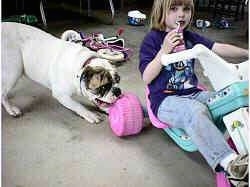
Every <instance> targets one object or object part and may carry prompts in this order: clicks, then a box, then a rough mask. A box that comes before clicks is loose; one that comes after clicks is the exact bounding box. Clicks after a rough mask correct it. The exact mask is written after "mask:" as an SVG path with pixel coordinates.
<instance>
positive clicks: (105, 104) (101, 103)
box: [95, 98, 112, 107]
mask: <svg viewBox="0 0 250 187" xmlns="http://www.w3.org/2000/svg"><path fill="white" fill-rule="evenodd" d="M95 104H96V105H97V106H98V107H109V106H110V105H112V103H108V102H106V101H103V100H101V99H98V98H96V99H95Z"/></svg>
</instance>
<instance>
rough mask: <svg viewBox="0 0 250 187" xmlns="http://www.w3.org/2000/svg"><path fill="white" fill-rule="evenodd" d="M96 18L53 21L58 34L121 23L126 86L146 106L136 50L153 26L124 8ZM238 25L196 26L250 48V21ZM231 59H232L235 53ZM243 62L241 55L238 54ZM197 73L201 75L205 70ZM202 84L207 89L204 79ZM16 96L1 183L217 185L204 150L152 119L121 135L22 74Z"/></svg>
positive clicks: (27, 186)
mask: <svg viewBox="0 0 250 187" xmlns="http://www.w3.org/2000/svg"><path fill="white" fill-rule="evenodd" d="M96 16H97V17H98V16H99V19H98V20H94V21H93V20H92V21H89V20H88V19H86V18H81V19H78V20H76V21H72V20H69V21H65V20H64V21H50V20H48V22H49V28H48V31H49V32H51V33H53V34H55V35H56V36H60V34H61V33H62V32H63V31H64V30H66V29H75V30H82V31H84V32H86V33H90V32H97V31H101V32H103V33H104V35H105V36H112V35H114V34H115V32H116V30H117V29H118V28H119V27H120V26H122V27H124V28H125V32H124V34H123V36H122V37H124V38H125V41H126V46H127V47H130V48H133V49H134V55H133V57H132V59H131V60H129V61H127V62H125V63H123V64H122V65H120V66H118V67H117V68H118V70H119V72H120V74H121V87H122V89H123V90H124V91H130V92H133V93H136V94H137V95H138V96H139V98H140V99H141V102H142V103H143V104H144V103H145V100H144V83H143V82H142V80H141V78H140V74H139V72H138V69H137V66H138V50H139V45H140V42H141V41H142V39H143V37H144V35H145V34H146V32H147V31H148V25H147V24H146V25H145V26H140V27H134V26H129V25H127V20H126V13H122V12H120V13H119V14H118V15H116V19H115V24H114V25H107V24H105V22H107V20H108V19H109V17H108V16H107V15H105V16H104V15H102V14H100V15H99V13H96ZM233 27H234V28H232V29H228V30H218V29H214V28H209V29H207V30H206V31H205V32H203V33H202V32H201V31H200V30H196V29H195V28H193V29H194V30H196V31H197V32H200V33H202V34H204V35H205V36H208V37H211V38H213V39H215V40H216V41H221V42H227V43H232V44H236V45H238V46H241V47H244V48H248V39H247V38H246V36H245V32H246V29H247V28H248V20H244V21H239V22H233ZM229 60H231V59H229ZM237 60H239V59H237ZM198 73H199V74H200V76H201V77H202V74H201V69H200V67H198ZM201 80H202V82H203V83H204V84H205V85H207V86H208V87H209V82H208V80H207V79H206V78H204V77H202V78H201ZM12 101H13V102H15V103H17V105H18V106H19V107H21V108H22V109H23V111H24V113H25V114H24V115H23V116H22V117H20V118H12V117H10V116H9V115H7V113H6V112H5V110H2V113H1V114H2V186H4V187H45V186H46V187H57V186H58V187H59V186H60V187H73V186H74V187H76V186H77V187H78V186H84V187H133V186H143V187H152V186H157V187H163V186H164V187H182V186H185V187H214V186H215V175H214V173H213V172H212V170H211V169H210V168H209V166H208V165H207V163H206V161H205V160H204V159H203V158H202V156H201V155H200V154H199V153H198V152H194V153H188V152H185V151H183V150H181V149H180V148H179V147H178V146H177V145H176V144H175V143H173V141H172V140H171V139H170V138H169V137H168V136H167V135H166V134H165V133H164V132H163V131H162V130H159V129H156V128H154V127H152V126H150V124H148V126H147V127H146V128H145V129H143V130H142V132H141V133H140V134H138V135H135V136H129V137H124V138H119V137H116V136H115V135H114V134H113V133H112V131H111V129H110V127H109V123H108V120H107V118H106V120H105V121H103V122H102V123H100V124H98V125H92V124H89V123H88V122H87V121H85V120H84V119H82V118H80V117H79V116H77V115H75V114H74V113H72V112H71V111H69V110H67V109H66V108H64V107H63V106H62V105H60V104H59V103H58V102H57V101H56V100H55V99H53V98H52V97H51V93H50V91H49V90H48V89H46V88H43V87H41V86H40V85H38V84H36V83H34V82H32V81H30V80H27V79H25V78H24V79H22V80H21V81H20V82H19V83H18V84H17V86H16V88H15V89H14V90H13V92H12Z"/></svg>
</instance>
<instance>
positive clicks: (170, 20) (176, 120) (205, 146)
mask: <svg viewBox="0 0 250 187" xmlns="http://www.w3.org/2000/svg"><path fill="white" fill-rule="evenodd" d="M193 14H194V4H193V0H155V1H154V4H153V9H152V13H151V30H150V32H149V33H148V34H147V35H146V36H145V38H144V40H143V42H142V44H141V48H140V64H139V70H140V72H141V74H142V79H143V80H144V81H145V83H146V84H147V85H148V88H149V90H150V95H149V99H150V102H151V108H152V111H153V113H154V114H155V116H157V117H158V119H159V120H160V121H162V122H165V123H168V124H171V126H172V127H177V128H182V129H184V130H185V131H186V133H187V134H188V135H189V136H190V137H191V139H192V140H193V142H194V143H195V144H196V146H197V147H198V149H199V151H200V153H201V154H202V155H203V156H204V158H205V159H206V161H207V162H208V164H209V165H210V166H211V168H212V169H213V170H217V169H218V168H223V169H224V170H225V171H226V173H227V174H228V178H229V180H230V182H231V183H232V184H233V185H235V186H236V185H239V184H240V185H243V186H244V185H246V186H247V185H248V180H247V178H248V155H237V154H236V153H235V152H234V151H233V150H232V149H231V148H230V147H229V146H228V144H227V142H226V141H225V140H224V137H223V135H222V133H221V132H220V131H219V130H218V129H217V127H216V126H215V125H214V123H213V121H212V119H211V116H210V113H209V111H208V108H207V106H206V105H205V101H206V99H207V98H209V97H211V96H212V95H213V94H215V93H214V92H208V91H202V90H200V89H199V88H198V87H197V85H198V79H197V77H196V75H195V72H194V59H190V60H186V61H181V62H176V63H174V64H170V65H168V66H166V67H165V66H163V65H162V64H161V60H160V59H161V56H162V54H168V53H171V52H173V50H174V48H175V47H176V46H177V45H178V44H179V43H180V42H181V40H182V39H184V43H185V46H186V48H192V47H193V46H194V45H195V44H203V45H204V46H206V47H207V48H209V49H211V50H212V51H213V52H215V53H217V54H218V55H220V56H223V57H234V58H235V57H236V58H237V57H248V51H247V50H245V49H242V48H238V47H236V46H233V45H229V44H222V43H217V42H214V41H211V40H210V39H208V38H205V37H203V36H201V35H199V34H197V33H194V32H191V31H189V30H187V27H188V26H189V24H190V22H191V20H192V17H193ZM177 22H179V24H180V27H181V29H183V30H184V31H183V35H180V34H179V33H177V31H176V28H177V24H176V23H177ZM207 63H212V62H207Z"/></svg>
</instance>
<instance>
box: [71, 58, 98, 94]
mask: <svg viewBox="0 0 250 187" xmlns="http://www.w3.org/2000/svg"><path fill="white" fill-rule="evenodd" d="M95 58H97V57H96V56H91V57H89V58H88V59H87V60H86V61H85V62H84V63H83V65H82V67H81V69H80V70H79V72H78V73H77V75H76V88H77V93H78V94H79V95H85V94H84V93H83V92H82V89H83V85H82V83H81V81H82V79H83V78H84V75H83V71H84V68H85V67H86V66H87V65H88V64H90V63H91V60H93V59H95ZM84 89H86V88H84Z"/></svg>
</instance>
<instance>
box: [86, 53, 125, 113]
mask: <svg viewBox="0 0 250 187" xmlns="http://www.w3.org/2000/svg"><path fill="white" fill-rule="evenodd" d="M82 81H84V84H82V85H84V87H85V88H82V91H83V92H84V94H86V95H87V96H88V97H89V99H90V100H91V101H92V102H94V104H96V105H97V106H98V107H99V108H100V109H105V108H107V107H108V106H109V105H110V104H112V103H114V102H115V101H116V100H117V99H118V97H119V96H120V95H121V89H120V88H119V87H118V84H119V82H120V76H119V75H118V73H117V72H116V70H115V68H114V67H113V66H112V65H111V64H110V63H109V62H108V61H107V60H105V59H100V58H96V59H93V60H91V63H89V64H88V65H87V66H86V67H85V69H84V71H83V79H82Z"/></svg>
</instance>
